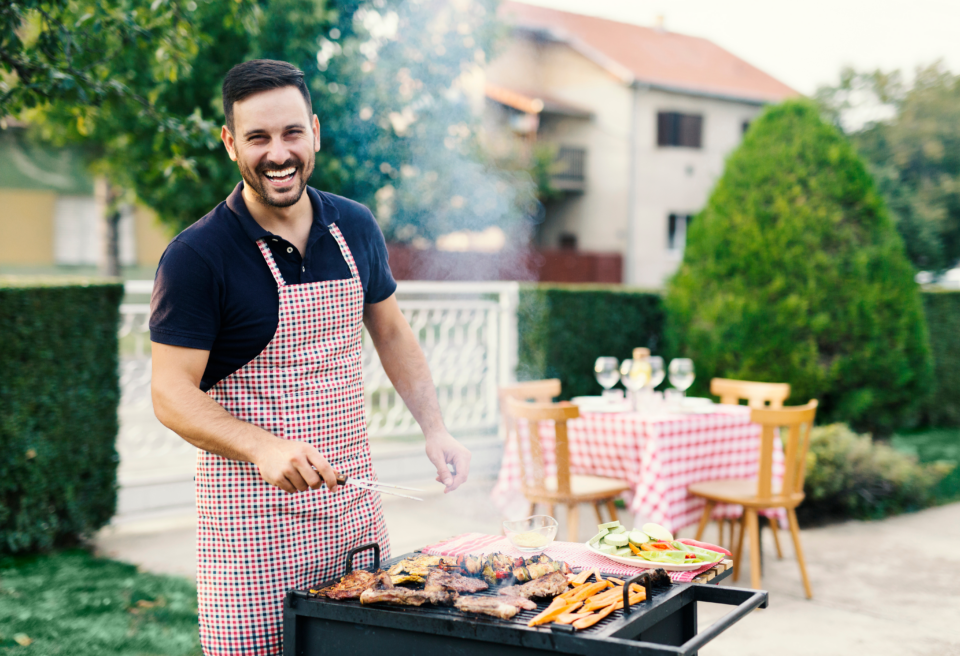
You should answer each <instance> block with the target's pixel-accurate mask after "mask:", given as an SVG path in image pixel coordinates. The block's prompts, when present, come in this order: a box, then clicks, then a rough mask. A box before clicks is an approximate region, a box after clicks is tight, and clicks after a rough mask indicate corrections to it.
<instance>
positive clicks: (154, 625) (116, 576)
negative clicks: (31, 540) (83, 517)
mask: <svg viewBox="0 0 960 656" xmlns="http://www.w3.org/2000/svg"><path fill="white" fill-rule="evenodd" d="M0 654H4V655H7V654H9V655H11V656H13V655H17V656H19V655H21V654H22V655H23V656H40V655H42V656H60V655H63V656H103V655H105V654H110V655H111V656H114V655H116V656H197V655H199V654H200V642H199V637H198V634H197V592H196V588H195V587H194V585H193V584H192V583H191V582H190V581H188V580H186V579H182V578H178V577H172V576H157V575H154V574H141V573H138V572H137V569H136V567H134V566H132V565H127V564H124V563H118V562H116V561H112V560H105V559H102V558H94V557H93V556H91V555H90V554H89V553H87V552H86V551H82V550H79V549H77V550H72V551H66V552H62V553H57V554H52V555H44V556H30V557H26V558H6V559H2V560H0Z"/></svg>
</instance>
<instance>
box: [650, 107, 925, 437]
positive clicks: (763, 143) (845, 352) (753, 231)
mask: <svg viewBox="0 0 960 656" xmlns="http://www.w3.org/2000/svg"><path fill="white" fill-rule="evenodd" d="M666 306H667V317H668V322H669V323H668V327H667V339H668V340H669V342H670V344H671V345H673V346H675V348H676V350H677V351H678V352H682V353H683V354H684V355H686V356H688V357H690V358H693V360H694V362H695V363H696V367H697V377H698V378H697V383H696V387H695V388H694V389H693V392H694V393H700V394H703V393H705V392H706V390H707V388H708V385H709V380H710V379H711V378H712V377H715V376H720V377H724V378H737V379H743V380H758V381H785V382H789V383H790V385H791V386H792V388H793V395H792V397H791V399H790V403H793V404H795V403H805V402H806V401H807V400H809V399H811V398H817V399H819V400H820V403H821V405H820V411H819V413H818V414H819V416H821V417H822V418H823V420H824V421H837V420H838V419H843V420H844V421H848V422H850V423H851V424H852V425H854V426H855V427H857V428H858V429H867V430H870V431H872V432H874V433H878V434H890V433H892V431H893V430H895V429H896V428H898V427H900V426H903V425H905V424H909V423H911V422H915V421H916V420H917V419H918V417H919V411H920V409H921V405H922V403H923V400H924V395H925V394H926V392H927V391H928V389H929V386H930V376H931V373H932V366H931V359H930V351H929V344H928V341H927V331H926V326H925V322H924V317H923V307H922V305H921V301H920V294H919V289H918V287H917V285H916V284H915V283H914V281H913V270H912V268H911V266H910V263H909V262H908V260H907V258H906V256H905V254H904V249H903V243H902V242H901V239H900V237H899V235H898V234H897V231H896V229H895V228H894V225H893V223H892V221H891V219H890V217H889V215H888V213H887V210H886V208H885V206H884V204H883V201H882V200H881V198H880V196H879V195H878V193H877V191H876V189H875V188H874V184H873V180H872V179H871V178H870V175H869V174H868V173H867V170H866V168H865V167H864V165H863V163H862V162H861V161H860V159H859V158H858V157H857V155H856V153H855V152H854V150H853V148H852V147H851V146H850V144H849V143H847V142H846V141H845V140H844V138H843V137H842V136H841V135H840V133H839V132H838V131H837V130H836V129H835V128H834V127H832V126H830V125H828V124H826V123H825V122H824V121H822V120H821V118H820V116H819V114H818V111H817V109H816V108H815V107H814V106H813V105H812V104H811V103H809V102H807V101H803V100H797V101H788V102H785V103H783V104H781V105H778V106H774V107H770V108H768V109H767V110H766V111H765V112H764V113H763V114H762V115H761V116H760V118H758V119H757V120H756V121H754V122H753V124H752V125H751V127H750V130H749V131H748V132H747V134H746V136H745V138H744V141H743V143H742V144H741V146H740V147H739V148H738V149H737V150H736V151H735V152H734V153H733V154H732V155H731V156H730V158H729V160H728V161H727V164H726V168H725V170H724V174H723V176H722V177H721V179H720V181H719V182H718V183H717V186H716V187H715V189H714V190H713V193H712V195H711V197H710V200H709V202H708V203H707V206H706V208H705V209H704V210H703V211H702V212H701V213H700V214H699V215H697V217H696V218H695V219H694V221H693V224H692V226H691V228H690V231H689V233H688V238H687V245H686V250H685V253H684V259H683V264H682V265H681V267H680V270H679V271H678V273H677V275H676V276H675V277H674V278H673V279H672V280H671V282H670V285H669V290H668V293H667V296H666Z"/></svg>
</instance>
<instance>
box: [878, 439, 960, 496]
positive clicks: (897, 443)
mask: <svg viewBox="0 0 960 656" xmlns="http://www.w3.org/2000/svg"><path fill="white" fill-rule="evenodd" d="M891 444H892V445H893V447H894V448H895V449H897V450H899V451H904V452H906V453H911V454H913V455H915V456H917V459H918V460H919V461H920V462H937V461H946V462H952V463H953V464H954V468H953V471H952V472H950V473H949V474H947V476H946V477H945V478H944V479H943V480H942V481H940V485H939V486H938V488H937V497H938V498H939V500H940V501H941V502H942V503H943V502H947V501H956V500H960V428H928V429H926V430H923V431H916V432H912V433H905V434H903V435H894V436H893V439H892V440H891Z"/></svg>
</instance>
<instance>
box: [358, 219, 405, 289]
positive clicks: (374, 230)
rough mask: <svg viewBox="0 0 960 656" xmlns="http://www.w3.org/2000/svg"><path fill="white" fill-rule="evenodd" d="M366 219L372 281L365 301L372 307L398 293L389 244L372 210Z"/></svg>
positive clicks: (368, 283)
mask: <svg viewBox="0 0 960 656" xmlns="http://www.w3.org/2000/svg"><path fill="white" fill-rule="evenodd" d="M364 209H366V208H364ZM364 218H365V221H364V223H365V225H364V228H365V230H364V232H365V233H366V237H367V239H366V241H367V248H368V253H367V255H368V257H369V262H370V279H369V280H368V281H367V290H366V293H365V294H364V298H363V300H364V302H365V303H367V304H368V305H372V304H374V303H379V302H380V301H385V300H386V299H388V298H390V296H392V295H393V293H394V292H395V291H397V281H396V280H394V279H393V272H391V271H390V256H389V255H388V253H387V242H386V241H385V240H384V238H383V232H382V231H381V230H380V226H379V225H377V220H376V219H375V218H373V213H372V212H370V210H366V212H365V217H364Z"/></svg>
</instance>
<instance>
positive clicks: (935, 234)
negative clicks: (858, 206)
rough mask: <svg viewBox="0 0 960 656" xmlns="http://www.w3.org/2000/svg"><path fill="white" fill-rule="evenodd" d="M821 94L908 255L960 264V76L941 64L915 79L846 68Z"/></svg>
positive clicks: (922, 262) (931, 264) (930, 262)
mask: <svg viewBox="0 0 960 656" xmlns="http://www.w3.org/2000/svg"><path fill="white" fill-rule="evenodd" d="M818 98H819V99H820V101H821V103H822V104H823V105H824V107H825V109H826V110H827V112H828V114H829V115H830V116H832V117H833V119H834V120H835V122H836V123H837V124H838V125H843V126H845V127H846V129H847V131H848V133H849V136H850V138H851V140H852V141H853V143H854V144H855V145H856V146H857V148H858V149H859V151H860V153H861V154H862V155H863V157H864V158H865V159H866V160H867V161H868V162H869V164H870V168H871V171H872V172H873V174H874V177H875V178H876V180H877V184H878V187H879V189H880V191H881V193H882V194H883V196H884V197H885V198H886V200H887V204H888V206H889V207H890V209H891V211H892V214H893V217H894V219H895V220H896V222H897V229H898V230H899V232H900V235H901V236H902V237H903V240H904V243H905V245H906V248H907V254H908V256H909V257H910V261H911V262H913V265H914V266H915V267H917V268H918V269H923V270H932V271H941V270H943V269H947V268H950V267H952V266H955V265H957V263H958V262H960V75H953V74H951V73H950V72H949V71H947V70H946V69H945V68H944V67H943V65H942V64H940V63H936V64H933V65H931V66H928V67H926V68H922V69H920V70H918V71H917V74H916V76H915V78H914V79H913V81H912V82H910V83H908V82H907V81H905V80H904V77H903V75H902V74H901V73H900V72H899V71H894V72H891V73H885V72H883V71H874V72H869V73H866V72H857V71H854V70H852V69H845V70H844V71H843V73H842V74H841V79H840V83H839V84H838V85H837V86H835V87H826V88H823V89H821V90H820V91H819V92H818Z"/></svg>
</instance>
